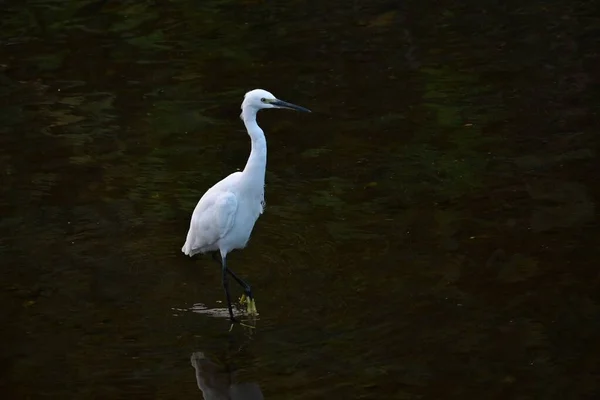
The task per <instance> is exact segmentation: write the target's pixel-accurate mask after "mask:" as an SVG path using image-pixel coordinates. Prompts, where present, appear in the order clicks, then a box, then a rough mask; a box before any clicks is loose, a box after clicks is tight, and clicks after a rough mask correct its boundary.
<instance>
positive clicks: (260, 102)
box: [242, 89, 310, 112]
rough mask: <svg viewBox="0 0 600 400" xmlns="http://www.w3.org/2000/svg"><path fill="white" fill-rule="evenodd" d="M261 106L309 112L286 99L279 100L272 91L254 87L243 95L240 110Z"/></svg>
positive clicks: (256, 108)
mask: <svg viewBox="0 0 600 400" xmlns="http://www.w3.org/2000/svg"><path fill="white" fill-rule="evenodd" d="M263 108H287V109H290V110H296V111H303V112H310V110H309V109H307V108H304V107H300V106H297V105H295V104H292V103H288V102H287V101H283V100H279V99H278V98H277V97H275V96H273V94H272V93H270V92H267V91H266V90H263V89H254V90H251V91H249V92H248V93H246V94H245V95H244V101H243V102H242V110H244V109H254V110H255V111H258V110H262V109H263Z"/></svg>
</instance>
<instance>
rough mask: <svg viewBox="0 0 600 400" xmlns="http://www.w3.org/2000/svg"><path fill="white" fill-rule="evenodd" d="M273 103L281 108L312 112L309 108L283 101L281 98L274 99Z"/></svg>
mask: <svg viewBox="0 0 600 400" xmlns="http://www.w3.org/2000/svg"><path fill="white" fill-rule="evenodd" d="M271 104H272V105H274V106H275V107H279V108H287V109H290V110H296V111H302V112H312V111H310V110H309V109H308V108H304V107H300V106H297V105H295V104H292V103H288V102H287V101H283V100H279V99H276V100H272V101H271Z"/></svg>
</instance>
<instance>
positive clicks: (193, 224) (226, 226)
mask: <svg viewBox="0 0 600 400" xmlns="http://www.w3.org/2000/svg"><path fill="white" fill-rule="evenodd" d="M263 108H288V109H293V110H299V111H306V112H310V111H309V110H307V109H306V108H303V107H299V106H296V105H294V104H290V103H287V102H285V101H282V100H278V99H277V98H275V96H273V95H272V94H271V93H269V92H267V91H266V90H262V89H255V90H252V91H250V92H248V93H246V95H245V96H244V101H243V102H242V115H241V118H242V120H243V121H244V125H245V126H246V129H247V130H248V135H249V136H250V139H251V142H252V149H251V151H250V157H249V158H248V161H247V163H246V166H245V167H244V170H243V171H238V172H234V173H233V174H231V175H229V176H227V177H226V178H225V179H223V180H222V181H220V182H218V183H217V184H215V185H214V186H213V187H211V188H210V189H208V191H207V192H206V193H205V194H204V196H202V198H201V199H200V201H199V202H198V204H197V205H196V208H195V209H194V212H193V214H192V219H191V221H190V228H189V231H188V234H187V238H186V240H185V244H184V245H183V247H182V249H181V251H182V252H183V253H184V254H185V255H188V256H190V257H191V256H193V255H195V254H200V253H207V252H210V253H212V254H213V257H216V256H217V252H218V253H220V255H221V267H222V269H221V271H222V272H221V273H222V280H223V288H224V289H225V295H226V296H227V307H228V309H229V317H230V318H231V320H232V321H235V318H234V316H233V310H232V309H231V299H230V296H229V283H228V281H227V274H229V275H231V276H232V277H233V279H235V281H236V282H237V283H238V284H240V285H241V286H242V288H243V289H244V293H245V295H244V296H242V301H244V298H246V299H247V308H248V313H250V314H253V315H254V314H256V306H255V304H254V297H253V296H252V290H251V288H250V285H248V284H247V283H246V282H244V281H243V280H242V279H240V278H238V276H237V275H236V274H234V273H233V271H232V270H230V269H229V268H228V267H227V262H226V257H227V253H229V252H230V251H232V250H234V249H242V248H244V247H246V244H247V243H248V240H249V239H250V234H251V233H252V229H253V228H254V223H255V222H256V220H257V219H258V217H259V215H260V214H262V212H263V207H264V189H265V170H266V166H267V141H266V139H265V134H264V132H263V130H262V129H261V128H260V127H259V126H258V124H257V122H256V114H257V113H258V111H259V110H261V109H263Z"/></svg>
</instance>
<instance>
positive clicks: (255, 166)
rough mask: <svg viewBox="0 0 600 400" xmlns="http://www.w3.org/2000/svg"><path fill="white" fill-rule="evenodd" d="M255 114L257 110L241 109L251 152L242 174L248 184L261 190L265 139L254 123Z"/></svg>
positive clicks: (265, 156)
mask: <svg viewBox="0 0 600 400" xmlns="http://www.w3.org/2000/svg"><path fill="white" fill-rule="evenodd" d="M256 112H257V110H256V109H254V108H250V107H243V108H242V120H243V121H244V125H246V129H247V130H248V135H249V136H250V140H251V141H252V150H251V151H250V157H248V161H247V162H246V166H245V167H244V171H243V174H244V175H246V177H247V178H246V179H248V180H249V181H250V182H252V183H254V184H257V185H261V188H263V187H264V183H265V170H266V168H267V140H266V139H265V133H264V132H263V130H262V129H260V126H258V124H257V123H256Z"/></svg>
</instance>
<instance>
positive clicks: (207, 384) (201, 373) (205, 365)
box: [190, 351, 264, 400]
mask: <svg viewBox="0 0 600 400" xmlns="http://www.w3.org/2000/svg"><path fill="white" fill-rule="evenodd" d="M190 361H191V362H192V367H194V369H195V370H196V382H197V383H198V388H199V389H200V390H201V391H202V395H203V396H204V400H263V399H264V397H263V394H262V391H261V390H260V387H259V386H258V385H257V384H256V383H254V382H250V383H232V379H231V373H230V372H228V371H222V370H220V368H219V366H218V365H217V364H215V363H214V362H212V361H211V360H209V359H208V358H206V357H205V356H204V353H202V352H200V351H198V352H195V353H192V357H191V359H190Z"/></svg>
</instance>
